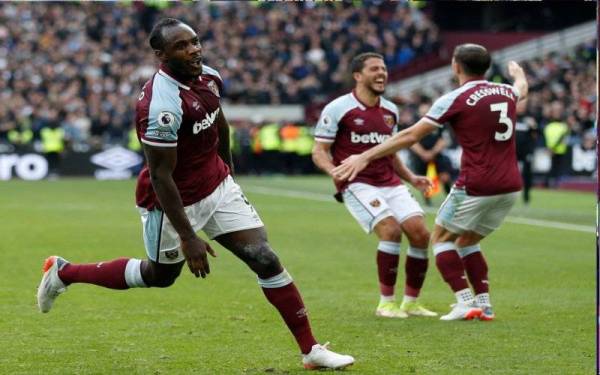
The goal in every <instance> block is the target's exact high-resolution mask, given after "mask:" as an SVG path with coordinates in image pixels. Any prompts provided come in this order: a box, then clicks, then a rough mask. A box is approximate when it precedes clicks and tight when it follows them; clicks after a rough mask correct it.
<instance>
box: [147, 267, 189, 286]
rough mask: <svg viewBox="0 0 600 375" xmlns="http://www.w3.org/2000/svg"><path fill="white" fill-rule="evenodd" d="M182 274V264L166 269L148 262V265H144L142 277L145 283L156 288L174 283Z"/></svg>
mask: <svg viewBox="0 0 600 375" xmlns="http://www.w3.org/2000/svg"><path fill="white" fill-rule="evenodd" d="M180 274H181V266H179V267H177V266H175V267H169V268H168V269H165V268H161V267H159V266H157V265H155V264H150V263H148V265H147V266H146V267H142V279H144V283H145V284H146V285H148V286H149V287H154V288H167V287H169V286H171V285H173V283H175V280H177V278H178V277H179V275H180Z"/></svg>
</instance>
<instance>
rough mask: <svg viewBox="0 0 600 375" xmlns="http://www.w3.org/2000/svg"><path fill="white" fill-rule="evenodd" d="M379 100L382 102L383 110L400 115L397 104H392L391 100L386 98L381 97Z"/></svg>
mask: <svg viewBox="0 0 600 375" xmlns="http://www.w3.org/2000/svg"><path fill="white" fill-rule="evenodd" d="M379 98H380V99H379V100H380V103H381V106H382V107H383V108H385V109H387V110H388V111H391V112H393V113H394V114H396V115H398V106H397V105H396V103H394V102H392V101H391V100H389V99H386V98H384V97H383V96H380V97H379Z"/></svg>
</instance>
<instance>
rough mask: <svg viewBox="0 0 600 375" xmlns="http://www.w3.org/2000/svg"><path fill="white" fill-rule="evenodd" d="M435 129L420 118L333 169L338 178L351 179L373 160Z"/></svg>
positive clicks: (411, 143)
mask: <svg viewBox="0 0 600 375" xmlns="http://www.w3.org/2000/svg"><path fill="white" fill-rule="evenodd" d="M435 129H436V126H435V125H432V124H431V123H429V122H427V121H425V120H423V119H421V120H419V121H418V122H417V123H416V124H414V125H413V126H411V127H409V128H407V129H404V130H402V131H401V132H398V133H396V134H395V135H394V136H392V137H391V138H389V139H388V140H387V141H385V142H383V143H381V144H379V145H377V146H375V147H372V148H370V149H368V150H367V151H365V152H363V153H362V154H358V155H352V156H350V157H349V158H347V159H346V160H344V161H342V164H340V165H338V166H337V167H335V168H334V169H333V174H334V175H335V176H336V178H338V179H340V180H349V181H352V180H354V178H355V177H356V176H357V175H358V173H360V171H362V170H363V169H365V168H366V166H367V165H368V164H369V163H370V162H371V161H373V160H376V159H379V158H382V157H384V156H387V155H391V154H394V153H396V152H398V151H399V150H401V149H403V148H408V147H410V146H412V145H413V144H415V143H416V142H418V141H419V140H420V139H421V138H423V137H424V136H426V135H427V134H429V133H431V132H433V131H434V130H435Z"/></svg>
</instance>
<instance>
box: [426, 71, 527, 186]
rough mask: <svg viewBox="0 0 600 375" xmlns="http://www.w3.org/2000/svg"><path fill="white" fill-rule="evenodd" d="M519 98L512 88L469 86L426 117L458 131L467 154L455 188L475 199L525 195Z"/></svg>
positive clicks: (482, 83) (483, 83)
mask: <svg viewBox="0 0 600 375" xmlns="http://www.w3.org/2000/svg"><path fill="white" fill-rule="evenodd" d="M518 95H519V93H518V92H517V91H516V90H515V89H514V88H513V87H512V86H510V85H505V84H497V83H493V82H488V81H484V80H479V81H470V82H467V83H465V84H464V85H463V86H461V87H460V88H458V89H456V90H454V91H452V92H450V93H448V94H446V95H444V96H442V97H441V98H440V99H438V100H437V101H436V102H435V103H434V105H433V107H432V108H431V110H430V111H429V112H428V114H427V115H426V117H427V118H429V119H431V120H434V121H435V122H436V123H439V124H444V123H449V124H450V125H451V126H452V128H453V129H454V132H455V134H456V138H457V141H458V143H459V144H460V146H461V147H462V152H463V153H462V158H461V171H460V175H459V177H458V179H457V181H456V186H457V187H464V188H465V189H466V190H467V193H468V194H470V195H495V194H502V193H509V192H514V191H518V190H520V189H521V176H520V173H519V170H518V166H517V156H516V145H515V132H514V126H515V123H516V103H517V101H518Z"/></svg>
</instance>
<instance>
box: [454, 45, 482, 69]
mask: <svg viewBox="0 0 600 375" xmlns="http://www.w3.org/2000/svg"><path fill="white" fill-rule="evenodd" d="M452 56H453V57H454V60H455V61H456V62H457V63H459V64H460V65H461V66H462V68H463V69H464V71H465V73H466V74H468V75H471V76H482V75H484V74H485V72H486V71H487V70H488V69H489V68H490V65H491V64H492V57H491V56H490V53H489V52H488V50H487V49H486V48H485V47H484V46H480V45H479V44H472V43H465V44H459V45H458V46H456V47H455V48H454V54H453V55H452Z"/></svg>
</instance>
